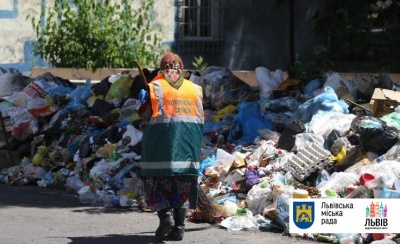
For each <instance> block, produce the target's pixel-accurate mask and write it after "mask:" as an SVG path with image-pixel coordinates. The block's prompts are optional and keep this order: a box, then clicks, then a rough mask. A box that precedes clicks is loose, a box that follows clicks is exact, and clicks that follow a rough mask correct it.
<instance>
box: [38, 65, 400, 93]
mask: <svg viewBox="0 0 400 244" xmlns="http://www.w3.org/2000/svg"><path fill="white" fill-rule="evenodd" d="M122 71H129V72H130V73H131V74H132V75H134V76H135V75H138V74H139V71H138V69H136V68H135V69H97V70H96V71H95V72H92V71H88V70H85V69H73V68H43V67H33V68H32V72H31V77H32V78H35V77H37V76H39V75H42V74H44V73H46V72H50V73H52V74H53V75H55V76H59V77H62V78H64V79H68V80H86V79H91V80H93V81H99V80H102V79H103V78H105V77H107V76H109V75H112V74H118V73H121V72H122ZM271 72H274V71H271ZM232 73H233V74H234V75H235V76H237V77H238V78H239V79H241V80H243V81H244V82H246V83H247V84H249V85H250V86H251V87H253V88H257V87H258V83H257V77H256V72H255V71H246V70H233V71H232ZM282 75H283V78H284V79H286V78H287V77H288V76H287V72H282ZM339 75H340V76H341V78H342V79H343V80H353V79H355V78H364V79H372V78H374V77H375V76H376V75H377V73H339ZM390 78H391V79H392V81H393V82H394V83H397V84H400V74H397V73H396V74H390Z"/></svg>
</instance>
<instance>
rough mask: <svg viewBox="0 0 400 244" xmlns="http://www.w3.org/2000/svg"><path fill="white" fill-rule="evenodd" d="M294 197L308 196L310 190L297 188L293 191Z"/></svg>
mask: <svg viewBox="0 0 400 244" xmlns="http://www.w3.org/2000/svg"><path fill="white" fill-rule="evenodd" d="M293 198H308V191H307V190H303V189H296V190H294V191H293Z"/></svg>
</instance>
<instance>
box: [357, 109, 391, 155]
mask: <svg viewBox="0 0 400 244" xmlns="http://www.w3.org/2000/svg"><path fill="white" fill-rule="evenodd" d="M351 128H352V129H353V130H354V131H355V132H356V133H358V134H359V135H360V146H361V149H362V150H364V151H367V152H374V153H377V154H378V155H383V154H384V153H386V152H387V151H388V150H389V149H390V148H391V147H392V146H393V145H394V144H395V143H396V142H398V141H399V138H398V134H399V130H398V129H396V128H395V127H392V126H388V125H387V124H386V122H385V121H383V120H381V119H379V118H375V117H372V116H359V117H356V118H354V120H353V122H352V123H351Z"/></svg>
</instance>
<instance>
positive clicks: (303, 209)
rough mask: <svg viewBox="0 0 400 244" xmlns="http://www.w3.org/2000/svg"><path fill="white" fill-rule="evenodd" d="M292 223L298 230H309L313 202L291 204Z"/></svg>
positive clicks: (312, 216) (312, 220)
mask: <svg viewBox="0 0 400 244" xmlns="http://www.w3.org/2000/svg"><path fill="white" fill-rule="evenodd" d="M292 216H293V222H294V224H295V225H296V226H297V227H299V228H300V229H307V228H310V227H311V225H312V224H313V223H314V202H293V215H292Z"/></svg>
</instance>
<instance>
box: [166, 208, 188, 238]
mask: <svg viewBox="0 0 400 244" xmlns="http://www.w3.org/2000/svg"><path fill="white" fill-rule="evenodd" d="M185 218H186V209H185V208H175V209H174V221H175V226H174V228H172V230H171V231H170V232H169V233H168V238H169V239H171V240H174V241H180V240H182V239H183V235H184V234H185Z"/></svg>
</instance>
